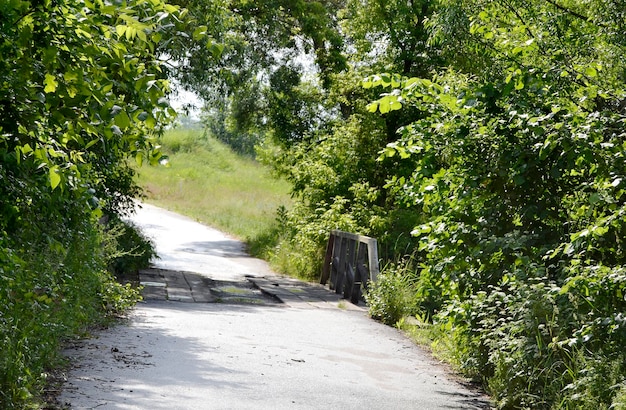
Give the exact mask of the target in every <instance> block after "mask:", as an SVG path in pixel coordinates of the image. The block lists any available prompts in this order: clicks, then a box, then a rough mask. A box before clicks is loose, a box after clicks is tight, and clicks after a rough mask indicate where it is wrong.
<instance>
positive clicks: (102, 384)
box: [59, 205, 488, 410]
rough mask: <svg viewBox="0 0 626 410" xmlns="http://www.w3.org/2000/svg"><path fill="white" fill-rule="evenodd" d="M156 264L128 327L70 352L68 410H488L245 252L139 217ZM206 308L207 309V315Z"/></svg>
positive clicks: (380, 330)
mask: <svg viewBox="0 0 626 410" xmlns="http://www.w3.org/2000/svg"><path fill="white" fill-rule="evenodd" d="M134 220H135V222H136V223H137V224H138V225H140V226H141V227H142V229H144V231H145V232H146V233H147V234H148V235H150V236H152V237H153V238H154V239H155V241H156V243H157V251H158V252H159V254H160V255H161V259H160V260H157V261H155V262H154V267H153V269H150V270H146V271H143V272H142V275H141V280H142V282H144V284H145V286H146V294H145V295H146V296H145V297H146V301H145V302H143V303H141V304H140V305H139V306H138V307H137V308H136V309H135V311H134V312H133V314H132V315H131V317H130V318H129V320H128V323H126V324H124V325H120V326H117V327H115V328H112V329H108V330H106V331H103V332H101V333H99V334H98V335H97V336H96V337H94V338H92V339H88V340H86V341H84V342H81V343H79V344H77V345H76V346H73V347H72V348H70V349H68V351H67V354H68V356H70V357H71V358H72V362H73V363H74V365H73V368H72V369H71V371H70V372H69V374H68V377H67V382H66V383H65V385H64V390H63V392H62V393H61V395H60V397H59V401H60V402H61V403H63V404H65V405H67V406H68V407H71V408H75V409H96V408H97V409H155V410H156V409H359V410H362V409H483V408H487V407H488V405H487V402H486V400H485V397H484V396H482V395H480V394H479V393H476V392H475V391H472V390H471V389H469V388H467V387H466V386H464V385H462V384H461V383H459V382H458V381H457V380H456V379H455V378H454V377H452V376H451V375H450V374H449V373H447V372H446V369H445V367H444V366H442V365H440V364H439V363H437V362H436V361H435V360H434V359H432V358H431V357H430V356H429V355H428V354H427V353H425V352H424V351H423V350H421V349H420V348H418V347H416V346H414V345H413V344H412V343H411V342H410V341H408V340H407V339H406V338H405V337H404V336H403V335H402V334H400V333H399V332H398V331H396V330H395V329H392V328H390V327H387V326H384V325H381V324H379V323H376V322H374V321H372V320H371V319H369V318H368V317H367V314H366V311H365V310H364V309H362V308H359V307H354V306H353V305H350V304H349V303H345V302H343V301H340V300H339V299H338V298H337V296H335V295H334V293H331V292H329V291H328V290H326V289H324V288H322V287H321V286H318V285H314V284H306V283H302V282H298V281H295V280H292V279H288V278H283V277H279V276H276V275H275V274H273V273H272V272H271V270H270V269H269V268H268V267H267V265H266V264H265V263H264V262H262V261H259V260H256V259H252V258H250V257H248V256H247V255H246V254H245V252H244V247H243V245H242V244H241V243H239V242H237V241H235V240H234V239H232V238H228V237H227V236H225V235H223V234H221V233H219V232H217V231H215V230H213V229H210V228H207V227H205V226H202V225H199V224H197V223H195V222H193V221H191V220H189V219H186V218H183V217H181V216H178V215H176V214H173V213H170V212H167V211H164V210H161V209H159V208H156V207H153V206H149V205H144V207H143V209H142V210H140V212H139V213H138V214H137V216H136V217H134ZM211 302H213V303H211Z"/></svg>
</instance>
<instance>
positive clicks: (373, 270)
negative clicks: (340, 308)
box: [320, 230, 379, 304]
mask: <svg viewBox="0 0 626 410" xmlns="http://www.w3.org/2000/svg"><path fill="white" fill-rule="evenodd" d="M378 272H379V267H378V244H377V242H376V239H374V238H370V237H368V236H362V235H355V234H353V233H349V232H343V231H339V230H332V231H331V233H330V237H329V239H328V246H327V247H326V256H325V258H324V266H323V267H322V276H321V278H320V283H321V284H322V285H325V284H326V282H328V281H329V280H330V284H329V286H330V288H331V289H334V290H335V292H336V293H339V294H341V293H343V297H344V298H345V299H350V301H351V302H352V303H354V304H358V303H359V299H361V296H362V294H363V292H364V291H365V290H366V289H367V286H368V284H369V282H370V281H376V277H377V276H378Z"/></svg>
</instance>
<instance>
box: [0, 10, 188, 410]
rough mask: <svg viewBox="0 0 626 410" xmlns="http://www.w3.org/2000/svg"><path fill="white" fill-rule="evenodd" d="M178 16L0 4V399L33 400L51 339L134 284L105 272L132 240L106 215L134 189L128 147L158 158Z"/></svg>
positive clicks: (101, 311)
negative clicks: (169, 48) (168, 51)
mask: <svg viewBox="0 0 626 410" xmlns="http://www.w3.org/2000/svg"><path fill="white" fill-rule="evenodd" d="M182 17H183V13H182V12H181V11H180V10H179V9H178V7H176V6H172V5H168V4H166V3H164V2H162V1H160V0H149V1H148V0H136V1H129V2H126V1H123V2H122V1H119V2H118V1H115V2H109V1H104V0H93V1H91V0H55V1H49V0H43V1H26V0H8V1H3V2H2V3H1V4H0V56H1V57H0V341H1V344H2V348H1V349H0V407H2V408H23V407H28V406H31V405H34V404H35V403H36V400H37V395H38V394H39V393H40V392H41V388H42V387H43V383H44V382H45V379H46V370H47V369H48V368H49V367H50V366H54V365H55V364H57V363H58V354H57V351H58V348H59V344H60V343H61V342H62V341H63V340H64V339H66V338H69V337H72V336H73V335H76V334H79V333H81V332H84V331H85V329H86V328H87V326H88V325H91V324H93V323H95V322H100V321H102V320H103V319H105V318H106V316H107V315H109V314H111V313H116V312H119V311H122V310H123V309H124V308H126V307H128V306H129V305H130V304H131V303H132V302H133V301H134V300H136V298H137V297H138V296H137V293H136V290H133V289H132V288H130V287H129V286H126V285H121V284H119V283H117V282H116V281H115V280H114V278H113V276H112V272H115V270H116V269H118V270H119V269H123V268H124V266H126V267H128V265H129V263H134V262H133V261H129V260H124V259H116V256H122V255H124V250H125V249H127V250H128V249H134V248H136V246H137V243H136V241H139V242H140V243H144V241H143V240H142V239H141V238H140V237H137V236H136V235H137V233H136V232H135V231H134V230H133V229H132V228H130V227H127V226H125V225H124V224H122V223H121V222H120V221H119V216H120V215H122V214H123V213H124V212H126V211H128V210H129V208H130V207H131V206H132V202H131V199H132V198H133V196H135V195H136V194H137V193H138V192H139V191H138V188H137V187H136V186H135V184H134V182H133V172H132V170H131V168H130V167H129V166H128V163H127V159H128V158H129V157H130V158H134V159H136V160H137V161H139V162H141V161H143V160H148V161H150V162H157V161H158V160H159V159H160V153H159V152H158V150H157V149H155V146H154V143H153V141H154V138H155V135H156V134H157V133H158V132H159V130H160V129H161V128H162V127H163V125H164V124H167V122H168V121H169V120H170V119H171V118H172V116H173V114H174V113H173V111H172V109H171V108H170V107H169V103H168V101H167V99H166V98H165V97H166V96H167V93H168V83H167V78H166V74H167V70H166V68H167V67H166V66H165V64H166V62H165V61H164V60H163V59H162V58H160V57H161V54H162V53H163V50H164V47H165V46H166V45H167V44H166V43H167V42H173V41H175V39H176V38H178V37H179V36H177V35H176V33H177V31H178V30H180V28H181V27H182V26H183V22H182V20H181V19H182ZM106 220H108V221H109V223H105V221H106ZM129 240H130V241H131V242H132V243H130V242H129ZM142 246H144V249H145V250H146V251H147V252H148V253H147V254H146V257H148V258H149V257H150V256H151V253H150V252H151V250H150V246H149V244H147V243H144V245H142Z"/></svg>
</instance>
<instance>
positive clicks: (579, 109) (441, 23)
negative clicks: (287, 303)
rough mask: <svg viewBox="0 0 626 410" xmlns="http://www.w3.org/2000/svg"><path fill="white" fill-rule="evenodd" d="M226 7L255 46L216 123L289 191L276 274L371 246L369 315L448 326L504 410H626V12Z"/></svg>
mask: <svg viewBox="0 0 626 410" xmlns="http://www.w3.org/2000/svg"><path fill="white" fill-rule="evenodd" d="M207 3H210V2H207ZM283 3H285V4H283ZM287 3H288V4H287ZM214 4H216V3H214ZM220 5H221V7H222V8H221V10H222V16H227V17H228V16H230V17H231V20H228V19H225V21H226V20H228V21H236V22H239V23H238V24H239V25H233V26H230V28H231V30H230V31H228V33H229V35H232V36H233V38H235V37H237V36H245V35H246V34H250V33H254V34H252V35H250V37H248V38H249V39H250V41H249V42H241V41H239V42H237V41H234V42H232V43H228V44H230V46H229V45H227V46H226V49H225V54H226V55H227V56H229V59H228V60H226V62H225V63H224V64H223V65H218V66H216V67H218V70H222V72H224V71H225V72H228V73H229V76H227V77H226V78H228V79H234V80H235V81H234V82H232V83H229V82H228V81H225V82H220V83H219V84H220V87H223V88H221V89H222V90H226V91H225V92H224V93H221V94H219V95H221V96H226V100H222V101H225V104H224V105H223V106H222V107H225V108H226V109H225V110H220V111H219V115H221V117H219V116H217V115H216V112H215V111H211V108H210V107H209V111H208V113H209V115H208V122H209V124H210V125H211V127H212V129H213V130H216V131H215V132H216V133H217V134H219V133H220V132H226V131H228V132H231V133H235V134H237V135H238V137H237V138H238V139H239V140H241V139H242V138H243V137H242V135H241V134H242V133H247V134H246V135H248V136H252V137H253V142H254V143H255V144H257V153H258V155H259V158H260V159H262V160H264V161H266V162H267V163H269V164H271V165H272V166H273V167H274V169H275V170H276V171H277V172H279V173H282V174H283V175H286V176H287V177H288V178H289V179H290V180H291V181H292V182H293V183H294V187H295V188H294V196H295V198H296V199H297V204H296V205H295V207H294V208H293V209H292V210H290V211H289V212H287V213H286V214H283V217H282V221H283V223H284V226H285V234H284V235H283V240H282V242H281V243H280V245H279V246H278V247H277V248H276V258H275V259H276V260H277V261H281V263H282V267H283V268H284V269H285V270H292V271H297V272H298V273H299V274H301V275H302V274H304V275H305V276H306V275H308V276H309V277H314V276H316V275H317V272H319V270H318V269H319V261H321V252H322V250H323V248H324V242H325V240H326V238H327V235H328V230H329V229H333V228H339V229H345V230H349V231H357V232H359V233H362V234H369V235H373V236H376V237H378V239H379V241H380V244H381V248H382V249H381V255H382V256H383V258H384V259H385V260H386V261H387V262H393V263H390V264H389V265H388V266H389V267H388V269H387V272H386V273H385V274H384V275H383V279H382V280H381V281H380V283H379V284H378V285H377V286H376V287H375V288H374V289H373V290H372V292H371V293H370V302H371V306H372V314H373V315H374V316H376V317H379V318H381V319H383V320H385V321H387V322H389V323H394V322H395V321H397V320H398V319H400V318H401V317H402V316H403V315H418V316H419V317H420V318H423V319H427V320H431V321H432V322H434V323H435V324H437V325H439V326H441V327H442V328H443V329H444V330H445V332H443V333H442V335H443V337H450V338H451V339H452V342H453V344H452V345H453V346H454V349H455V354H456V359H457V361H458V364H459V365H460V366H461V367H462V368H463V369H464V370H465V371H466V372H467V373H468V374H470V375H473V376H475V377H476V378H478V379H481V380H482V381H483V382H484V383H485V386H487V387H488V389H489V391H490V392H491V393H492V394H493V397H494V399H495V400H496V402H497V405H498V406H499V407H501V408H589V407H591V406H594V407H598V408H609V407H612V408H622V407H624V406H625V405H626V404H625V397H626V384H625V379H626V368H625V363H626V361H625V359H626V357H624V352H623V347H624V345H625V344H626V326H625V320H624V309H625V307H626V306H625V305H626V302H625V298H624V295H625V291H626V289H625V286H626V276H625V274H624V263H625V259H624V257H625V256H624V255H625V253H624V245H623V238H624V233H625V232H624V229H625V226H626V225H625V222H626V221H625V220H624V213H625V208H624V206H625V205H624V195H623V194H624V183H625V182H624V176H625V175H626V166H625V165H626V164H625V162H624V148H625V146H624V122H625V115H626V111H625V107H626V103H625V101H626V95H625V91H626V90H625V88H624V82H625V81H624V80H625V79H626V78H625V76H626V66H625V61H626V59H625V58H624V57H625V51H626V50H625V47H626V37H625V34H624V33H626V31H625V30H624V29H625V27H624V24H625V21H626V19H625V18H624V17H625V13H626V8H624V5H623V4H621V3H620V2H612V1H595V0H590V1H577V0H549V1H539V0H531V1H527V0H525V1H518V0H507V1H500V0H497V1H483V0H440V1H436V2H433V1H419V0H415V1H409V2H407V1H395V0H392V1H384V2H383V1H374V0H372V1H360V0H345V1H342V2H337V1H330V0H327V1H315V2H280V1H260V2H247V1H224V2H220ZM291 5H293V7H291ZM302 7H307V8H308V9H309V10H315V13H309V14H307V15H308V16H315V19H312V18H311V19H303V14H302ZM192 9H193V7H192ZM269 15H277V16H279V17H280V18H278V19H276V20H274V21H270V20H269V19H268V16H269ZM306 23H311V24H312V25H308V24H306ZM313 23H316V24H318V25H315V24H313ZM319 24H322V25H323V26H324V27H325V28H324V30H320V29H315V28H316V27H319ZM311 27H313V28H314V30H311ZM320 38H321V39H322V40H323V41H322V43H323V44H325V45H326V47H325V48H319V47H317V46H316V45H319V44H320ZM307 51H310V52H311V53H312V54H310V56H311V60H310V61H315V62H316V63H317V64H315V66H312V67H313V68H311V67H306V64H304V65H303V64H299V63H297V62H296V61H302V58H303V57H302V56H305V55H306V54H305V52H307ZM338 53H339V54H338ZM294 55H297V56H300V59H294V58H292V57H293V56H294ZM257 56H262V57H263V58H265V59H262V58H257ZM329 56H333V58H332V59H330V60H325V59H324V57H329ZM237 58H240V59H241V61H244V62H245V63H246V64H247V65H245V67H246V69H245V70H244V69H241V67H243V66H241V65H236V64H235V66H236V67H238V68H239V69H240V70H239V71H237V70H232V69H231V68H232V67H229V66H228V62H231V63H232V62H234V61H235V60H236V59H237ZM261 61H262V62H263V63H259V62H261ZM328 61H332V62H333V63H332V64H328V63H327V62H328ZM233 73H235V74H237V75H239V76H237V75H236V76H234V77H232V75H233ZM385 73H387V74H385ZM243 74H245V75H246V76H243ZM205 78H207V77H205ZM363 78H365V80H364V81H362V82H361V79H363ZM214 84H216V83H215V82H212V83H211V85H214ZM381 93H382V94H381ZM210 95H213V94H211V93H210V92H208V94H207V96H210ZM216 124H217V125H220V126H221V128H220V127H216ZM219 130H221V131H220V132H217V131H219ZM218 137H219V135H218ZM224 139H225V140H228V138H224ZM243 139H244V140H245V138H243ZM404 255H409V256H410V257H409V258H408V259H407V258H403V256H404Z"/></svg>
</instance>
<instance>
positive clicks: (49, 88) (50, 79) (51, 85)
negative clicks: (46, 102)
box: [43, 74, 59, 93]
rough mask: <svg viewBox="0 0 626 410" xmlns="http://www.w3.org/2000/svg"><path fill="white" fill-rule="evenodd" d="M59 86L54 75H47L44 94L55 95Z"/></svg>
mask: <svg viewBox="0 0 626 410" xmlns="http://www.w3.org/2000/svg"><path fill="white" fill-rule="evenodd" d="M58 85H59V83H58V82H57V80H56V78H54V76H53V75H52V74H46V78H45V79H44V86H45V87H44V89H43V90H44V92H46V93H53V92H55V91H56V89H57V86H58Z"/></svg>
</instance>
